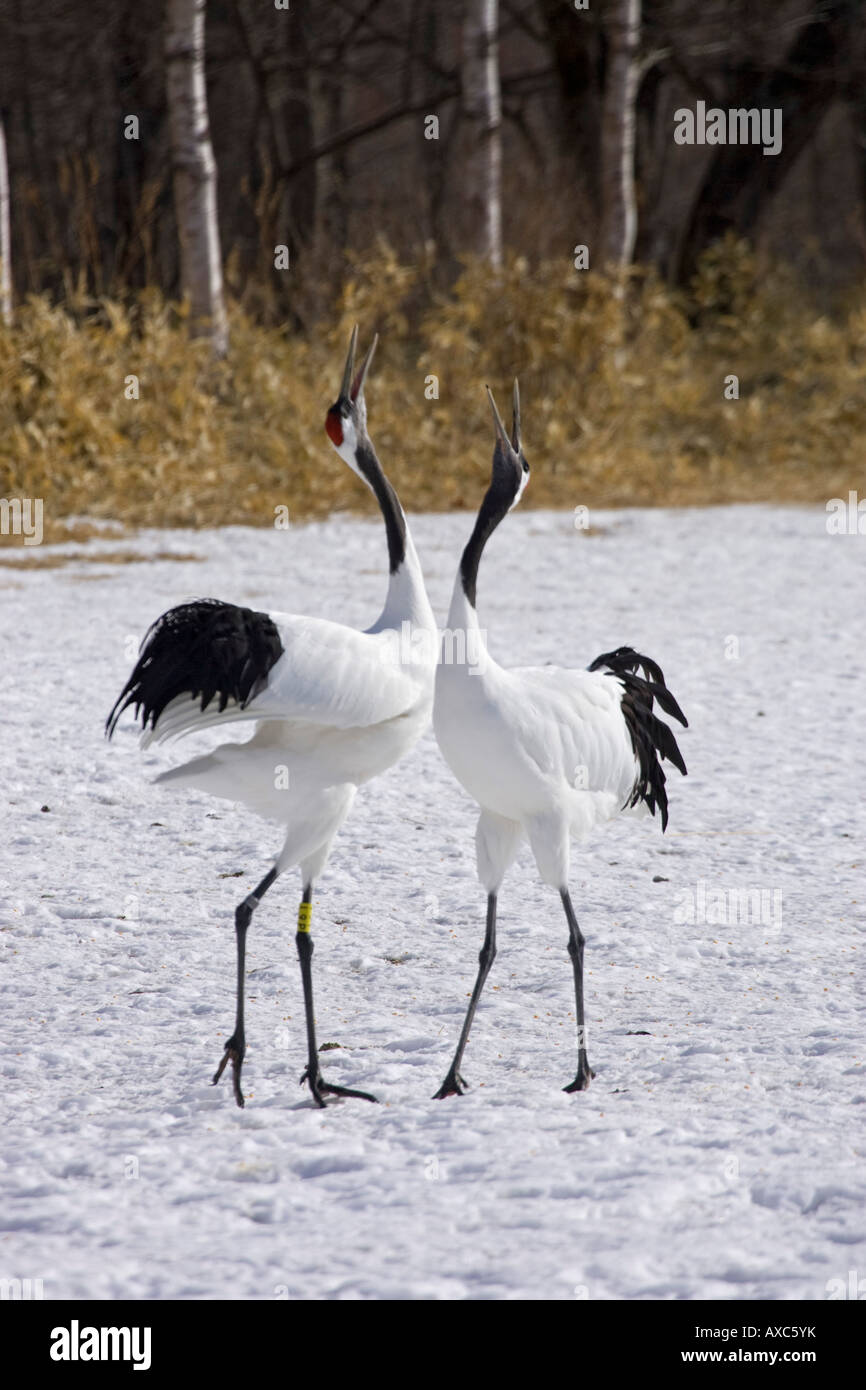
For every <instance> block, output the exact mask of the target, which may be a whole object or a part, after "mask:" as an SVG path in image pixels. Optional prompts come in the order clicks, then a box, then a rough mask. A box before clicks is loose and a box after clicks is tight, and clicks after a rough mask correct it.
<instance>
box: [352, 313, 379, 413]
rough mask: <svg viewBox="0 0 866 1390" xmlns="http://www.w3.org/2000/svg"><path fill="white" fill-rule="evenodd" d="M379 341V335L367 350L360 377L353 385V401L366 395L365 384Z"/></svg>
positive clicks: (359, 369)
mask: <svg viewBox="0 0 866 1390" xmlns="http://www.w3.org/2000/svg"><path fill="white" fill-rule="evenodd" d="M357 332H358V330H357V328H356V329H355V333H356V334H357ZM378 341H379V334H378V333H377V334H376V336H375V337H374V339H373V341H372V343H371V344H370V346H369V348H368V350H367V356H366V357H365V358H364V360H363V362H362V363H361V365H360V367H359V368H358V375H357V376H356V377H355V380H354V381H353V383H352V400H353V401H356V400H357V399H358V397H359V396H363V394H364V382H365V380H366V378H367V373H368V371H369V370H370V363H371V362H372V361H373V353H374V352H375V351H376V344H377V343H378Z"/></svg>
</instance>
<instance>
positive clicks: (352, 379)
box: [340, 324, 379, 401]
mask: <svg viewBox="0 0 866 1390" xmlns="http://www.w3.org/2000/svg"><path fill="white" fill-rule="evenodd" d="M378 341H379V335H378V333H377V334H376V336H375V338H374V339H373V341H372V343H371V344H370V347H369V349H368V351H367V356H366V357H365V358H364V360H363V362H362V363H361V365H360V367H359V368H358V371H357V373H356V374H355V349H356V348H357V346H358V325H357V324H355V327H354V328H353V329H352V336H351V338H350V340H349V355H348V356H347V358H346V365H345V367H344V368H343V380H342V382H341V383H340V400H347V401H356V400H357V399H358V397H359V396H363V394H364V382H365V380H366V378H367V373H368V371H369V370H370V363H371V362H372V361H373V353H374V352H375V351H376V344H377V343H378Z"/></svg>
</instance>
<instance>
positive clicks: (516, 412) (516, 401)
mask: <svg viewBox="0 0 866 1390" xmlns="http://www.w3.org/2000/svg"><path fill="white" fill-rule="evenodd" d="M484 389H485V391H486V392H487V396H488V399H489V401H490V409H491V410H492V411H493V423H494V425H495V426H496V434H497V437H498V438H499V441H500V443H502V444H506V445H509V446H510V447H511V448H512V449H513V450H514V452H515V454H519V453H520V388H519V387H518V385H517V377H515V378H514V395H513V396H512V406H511V409H512V414H511V438H510V439H509V438H508V431H507V430H506V428H505V426H504V425H503V423H502V416H501V415H500V414H499V411H498V410H497V409H496V402H495V400H494V399H493V392H492V391H491V389H490V387H489V386H486V387H485V388H484Z"/></svg>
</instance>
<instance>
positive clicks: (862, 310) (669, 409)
mask: <svg viewBox="0 0 866 1390" xmlns="http://www.w3.org/2000/svg"><path fill="white" fill-rule="evenodd" d="M386 306H387V307H386ZM355 320H357V321H358V322H359V323H360V325H361V341H362V346H364V345H365V344H366V342H367V341H368V340H369V337H370V336H371V334H372V332H373V331H374V330H378V331H379V332H380V334H381V344H380V348H379V353H378V355H377V360H376V365H375V369H374V372H373V375H372V377H371V381H370V385H369V389H368V405H369V414H370V429H371V434H372V436H373V438H374V440H375V443H376V446H377V448H378V451H379V453H380V456H381V458H382V461H383V463H384V465H385V467H386V469H387V470H388V472H389V474H390V476H391V477H392V478H393V480H394V482H395V485H396V486H397V489H398V491H399V493H400V496H401V498H402V500H403V502H404V504H405V506H406V507H407V509H409V510H412V511H418V510H440V509H448V508H453V507H466V508H474V507H475V506H476V505H477V503H478V501H479V497H480V494H481V492H482V490H483V487H484V484H485V479H486V478H487V476H488V471H489V462H490V455H491V449H492V433H491V428H490V421H489V414H488V410H487V405H486V400H485V397H484V393H483V389H482V387H483V384H484V383H485V382H490V384H491V385H492V386H493V387H494V389H495V390H496V393H497V396H498V398H499V400H500V402H501V404H502V405H503V407H504V406H505V405H506V404H507V401H508V396H509V388H510V381H511V377H512V376H513V375H514V373H515V372H517V373H518V374H519V376H520V381H521V390H522V396H523V402H524V435H525V445H526V452H527V455H528V456H529V459H530V462H531V463H532V466H533V482H532V487H531V488H530V490H529V493H528V494H527V498H526V502H527V503H528V504H529V505H535V506H553V507H566V508H572V507H574V506H576V505H579V504H582V505H585V506H589V507H598V506H619V505H664V504H667V505H695V504H702V503H713V502H729V501H758V500H772V501H796V502H815V501H824V500H825V499H826V498H828V497H831V496H844V495H846V494H847V491H848V489H849V488H857V487H858V486H859V487H860V488H861V490H863V487H864V477H863V474H864V469H863V432H864V426H866V304H864V300H863V299H862V298H861V299H860V300H858V302H857V303H855V304H851V305H850V306H849V307H848V309H847V311H846V312H845V313H843V314H840V315H839V316H838V317H837V318H834V319H830V318H828V317H825V316H821V315H819V314H818V313H817V312H816V311H814V310H811V309H810V307H809V304H808V301H807V298H806V297H805V295H804V291H803V289H802V287H801V286H798V285H797V284H796V283H794V282H793V281H792V280H791V278H790V276H789V274H788V272H786V271H785V270H784V269H775V270H760V269H759V267H758V265H757V263H756V261H755V259H754V257H753V256H752V255H751V253H750V252H749V251H748V250H747V248H745V247H744V246H742V245H738V244H735V243H727V244H726V245H724V246H723V247H721V248H719V249H717V250H716V251H715V252H714V253H713V254H712V255H711V256H710V257H708V258H707V260H706V261H705V262H704V265H703V268H702V271H701V274H700V276H699V279H698V281H697V282H696V285H695V290H694V296H693V297H692V298H691V299H690V301H689V303H688V304H686V303H685V302H684V301H682V300H681V299H679V298H678V297H676V296H675V295H673V294H672V293H670V292H669V291H668V290H667V289H665V288H664V287H662V286H661V285H659V283H658V282H657V281H656V280H654V279H653V278H652V277H651V276H648V275H644V274H641V273H637V272H635V273H634V274H633V275H632V276H631V278H630V280H629V283H628V285H627V286H626V287H625V290H624V291H623V289H622V287H617V286H616V285H613V284H611V283H610V282H609V281H607V280H606V279H605V278H604V277H602V276H600V275H597V274H594V273H592V272H578V271H573V270H571V269H570V268H569V267H568V266H567V265H566V266H565V267H563V265H562V264H561V263H556V264H553V263H547V264H544V265H541V266H539V267H537V268H535V269H531V268H530V267H529V266H528V265H527V264H526V263H525V262H524V261H521V260H520V259H514V260H512V261H511V262H510V264H509V265H508V267H507V269H506V270H505V271H504V272H503V273H502V275H501V277H500V279H499V280H498V281H494V280H493V279H492V278H491V276H490V274H489V272H487V271H486V270H484V269H483V268H481V267H479V266H478V265H470V266H467V268H466V270H465V272H464V274H463V275H462V277H461V279H460V280H459V281H458V283H457V284H456V286H455V287H454V289H453V291H452V292H451V293H450V294H448V295H447V296H441V297H437V296H435V294H434V292H433V291H432V289H431V288H430V286H429V283H428V281H427V278H426V269H425V268H424V267H408V266H405V265H402V264H400V263H399V262H398V261H397V260H396V258H395V257H394V256H393V255H392V254H391V253H390V251H389V250H388V248H387V247H382V248H380V250H379V253H378V254H377V255H376V257H375V258H373V259H372V260H369V261H367V262H366V263H364V264H360V265H356V266H353V267H350V270H349V274H348V278H347V280H346V283H345V285H344V287H343V290H342V293H341V295H340V298H339V302H338V303H337V305H336V306H335V309H334V312H333V314H332V315H331V317H330V319H329V322H328V326H327V328H326V329H323V330H322V331H321V332H319V333H316V334H313V335H311V336H309V337H300V336H295V337H291V336H288V335H287V334H286V333H284V332H282V331H281V330H277V329H273V328H265V327H262V326H260V325H257V324H255V323H253V322H252V321H251V320H250V319H249V318H248V317H246V316H245V315H244V314H242V313H241V312H240V311H237V310H236V311H235V312H234V313H233V315H232V322H231V332H232V351H231V357H230V360H229V361H228V362H227V363H223V364H214V363H212V362H211V361H210V360H209V357H208V351H207V348H206V346H205V345H203V344H201V343H199V344H191V343H190V342H189V341H188V339H187V335H186V324H185V321H184V319H183V315H182V314H181V313H180V312H179V311H178V310H177V308H176V307H173V306H171V305H168V304H166V303H165V302H164V301H163V300H162V299H161V298H160V297H159V295H158V294H157V293H156V292H155V291H147V292H146V293H144V294H143V295H141V296H140V297H139V299H137V300H136V301H135V302H134V303H131V304H129V305H125V306H124V305H121V304H118V303H114V302H108V301H100V302H98V303H93V302H84V301H82V300H81V299H73V300H72V301H71V302H70V303H69V304H67V305H66V306H65V307H58V306H56V305H52V304H50V303H48V302H47V301H46V300H45V299H42V298H39V299H31V300H30V301H29V302H28V303H27V304H26V305H24V306H22V307H21V308H20V310H19V311H18V315H17V321H16V324H15V326H14V328H12V329H3V328H0V497H7V498H12V497H31V498H37V497H38V498H42V499H43V501H44V524H45V538H46V539H60V538H61V537H63V538H68V537H69V536H70V535H75V537H76V538H79V537H81V538H84V535H83V532H84V533H85V534H86V531H87V527H86V524H84V523H81V522H80V521H77V522H76V523H74V525H73V527H72V529H71V530H69V529H68V528H67V527H66V526H65V524H64V521H63V519H64V518H65V517H69V516H74V517H80V516H81V515H82V514H83V515H85V516H89V517H93V518H96V519H100V518H101V519H109V520H112V521H114V522H117V523H123V524H126V525H132V526H142V525H148V526H208V525H217V524H227V523H239V522H242V523H248V524H257V525H273V524H274V517H275V509H277V508H279V507H287V508H288V510H289V514H290V516H291V519H292V520H293V521H299V520H306V519H308V518H313V517H321V516H325V515H327V514H329V513H331V512H333V511H335V510H340V509H347V510H352V511H366V510H370V508H371V507H372V506H373V505H374V504H373V501H372V498H370V497H368V496H367V494H366V491H365V490H364V489H363V488H362V486H361V485H360V484H359V483H358V481H357V479H355V478H354V477H353V476H352V474H351V473H350V472H349V470H348V469H346V468H344V467H342V465H341V464H340V463H339V461H338V460H337V459H336V457H335V455H334V454H333V452H332V451H331V449H330V446H329V445H328V443H327V440H326V438H325V435H324V431H323V429H322V425H323V421H324V415H325V411H326V409H327V406H328V405H329V404H330V403H331V401H332V400H333V398H334V395H335V394H336V389H337V385H338V382H339V378H340V373H341V368H342V361H343V354H344V351H345V345H346V342H347V340H348V335H349V330H350V327H351V324H352V323H353V322H354V321H355ZM730 374H736V375H737V376H738V378H739V392H740V398H739V399H738V400H726V399H725V396H724V384H725V377H726V376H728V375H730ZM133 375H134V376H136V377H137V378H138V383H139V399H137V400H136V399H128V398H127V397H128V394H129V392H128V391H127V389H126V388H127V385H128V383H127V378H128V377H130V376H133ZM431 375H435V376H436V378H438V389H439V398H438V399H427V398H426V395H425V382H426V379H427V378H428V377H429V376H431ZM76 528H77V529H76ZM91 529H92V528H91ZM93 534H97V535H100V536H105V535H106V532H105V531H104V530H102V529H97V530H95V531H93ZM108 534H110V533H108ZM121 534H122V529H121ZM2 540H6V541H8V542H9V543H12V544H20V543H21V538H20V537H0V541H2Z"/></svg>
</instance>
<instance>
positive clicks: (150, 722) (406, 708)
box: [106, 326, 437, 1106]
mask: <svg viewBox="0 0 866 1390" xmlns="http://www.w3.org/2000/svg"><path fill="white" fill-rule="evenodd" d="M357 337H358V329H357V326H356V327H355V329H354V332H353V333H352V339H351V342H350V344H349V353H348V357H347V359H346V367H345V371H344V373H343V381H342V385H341V387H340V394H339V396H338V398H337V400H336V402H335V403H334V405H332V406H331V408H330V410H329V411H328V414H327V419H326V422H325V429H326V431H327V434H328V438H329V439H330V440H331V443H332V444H333V446H334V448H335V449H336V451H337V453H338V454H339V455H340V458H341V459H343V461H344V462H345V463H347V464H348V465H349V467H350V468H352V469H353V470H354V471H355V472H356V473H357V474H358V476H359V477H360V478H362V479H363V481H364V482H365V483H366V484H367V485H368V487H369V488H370V489H371V490H372V492H373V493H374V494H375V496H376V499H377V501H378V503H379V506H380V508H381V510H382V515H383V517H384V521H385V531H386V537H387V543H388V560H389V568H390V579H389V582H388V594H387V598H386V600H385V607H384V608H383V610H382V613H381V615H380V617H379V618H378V619H377V621H376V622H375V623H374V624H373V626H372V627H371V628H368V629H367V631H366V632H359V631H357V630H356V629H355V628H350V627H345V626H343V624H341V623H335V622H329V621H327V620H326V619H324V618H308V617H301V616H298V615H296V614H292V613H256V612H253V611H252V610H251V609H249V608H238V607H236V606H235V605H234V604H231V603H222V602H220V601H219V600H217V599H200V600H198V601H197V602H194V603H184V604H181V605H180V607H178V608H172V609H170V610H169V611H168V612H167V613H164V614H163V616H162V617H161V618H159V619H158V620H157V621H156V622H155V623H154V624H153V626H152V627H151V628H150V630H149V632H148V633H147V635H146V637H145V639H144V642H143V644H142V648H141V652H140V655H139V659H138V662H137V664H136V666H135V669H134V670H133V672H132V674H131V676H130V677H129V680H128V681H127V682H126V685H125V686H124V687H123V690H122V691H121V693H120V695H119V697H118V699H117V701H116V703H115V706H114V708H113V710H112V712H111V714H110V715H109V718H108V722H107V726H106V727H107V732H108V736H109V737H111V734H112V733H113V732H114V729H115V727H116V724H117V721H118V718H119V716H120V714H121V713H122V711H123V710H124V709H126V707H127V706H128V705H134V706H135V714H136V717H138V716H140V717H141V722H142V727H143V730H144V733H143V736H142V744H143V746H146V745H147V744H148V743H150V742H151V741H152V740H154V739H155V740H157V741H162V740H165V739H170V738H178V737H183V736H185V735H187V734H191V733H197V732H198V731H199V730H201V729H205V728H210V727H212V726H213V725H215V724H223V723H228V722H230V721H235V720H245V719H251V720H257V721H258V727H257V728H256V730H255V732H254V733H253V736H252V738H251V739H249V740H248V742H246V743H241V744H237V743H229V744H224V745H222V746H221V747H219V748H217V749H216V750H215V751H214V752H212V753H209V754H208V755H207V756H205V757H200V758H195V759H194V760H193V761H192V762H188V763H186V764H184V765H183V766H181V767H176V768H173V769H171V770H170V771H168V772H164V773H162V774H161V776H159V777H158V778H157V781H159V782H168V783H172V784H173V785H175V786H180V787H195V788H197V789H199V790H201V791H205V792H210V793H211V794H212V795H214V796H221V797H226V798H228V799H229V800H230V801H240V802H242V803H243V804H245V805H246V806H248V807H249V808H250V809H251V810H253V811H255V812H257V813H258V814H259V815H262V816H266V817H268V818H271V819H273V820H276V821H280V822H281V823H282V824H283V825H284V826H285V836H286V837H285V843H284V845H283V848H282V850H281V851H280V853H279V855H278V856H277V857H276V860H275V862H274V866H273V868H272V869H271V870H270V871H269V872H268V873H267V874H266V875H265V877H264V878H263V879H262V881H261V883H260V884H259V885H258V887H257V888H256V889H254V891H253V892H252V893H250V894H249V895H248V896H247V897H246V898H244V900H243V902H242V903H240V905H239V906H238V908H237V910H236V912H235V930H236V936H237V972H238V973H237V1016H236V1020H235V1028H234V1032H233V1033H232V1036H231V1037H230V1038H229V1040H228V1042H227V1043H226V1045H225V1052H224V1054H223V1057H222V1060H221V1061H220V1064H219V1067H218V1069H217V1072H216V1075H215V1076H214V1078H213V1080H214V1084H216V1083H217V1081H219V1079H220V1076H221V1075H222V1073H223V1069H224V1067H225V1065H226V1063H227V1062H231V1064H232V1077H233V1082H234V1094H235V1099H236V1101H237V1103H238V1105H240V1106H242V1105H243V1103H244V1097H243V1092H242V1091H241V1068H242V1066H243V1060H244V1054H245V1049H246V1042H245V1034H244V952H245V944H246V934H247V928H248V927H249V924H250V920H251V918H252V915H253V912H254V911H255V909H256V908H257V907H258V905H259V903H260V902H261V900H262V897H263V896H264V894H265V893H266V892H267V890H268V889H269V888H270V887H271V885H272V884H273V883H274V882H275V881H276V879H277V878H278V877H279V875H280V874H282V873H283V872H284V871H285V870H286V869H289V868H292V867H293V866H294V865H299V866H300V871H301V882H302V888H303V894H302V898H301V904H300V908H299V912H298V928H297V937H296V941H297V949H298V956H299V959H300V966H301V978H302V981H303V990H304V1009H305V1014H306V1031H307V1066H306V1069H305V1071H304V1073H303V1075H302V1076H301V1084H302V1085H303V1083H304V1082H305V1081H306V1082H307V1083H308V1084H309V1087H310V1090H311V1092H312V1094H313V1097H314V1099H315V1101H316V1103H317V1104H318V1105H321V1106H324V1105H325V1104H326V1102H325V1099H324V1097H325V1096H326V1095H336V1096H357V1097H360V1098H361V1099H363V1100H375V1099H376V1097H375V1096H371V1095H369V1094H368V1093H367V1092H366V1091H355V1090H349V1089H348V1088H346V1087H344V1086H336V1085H334V1084H333V1083H331V1082H327V1081H325V1080H324V1079H323V1078H322V1075H321V1072H320V1069H319V1060H318V1051H317V1047H316V1031H315V1020H314V1011H313V986H312V972H311V958H312V954H313V941H312V937H311V935H310V919H311V915H312V892H313V884H314V882H315V881H316V879H317V878H318V877H319V875H320V874H321V872H322V869H323V868H324V866H325V862H326V860H327V858H328V854H329V852H330V849H331V844H332V841H333V839H334V836H335V835H336V833H337V831H338V829H339V828H340V826H341V825H342V823H343V821H344V820H345V819H346V816H347V815H348V813H349V808H350V807H351V805H352V801H353V799H354V796H355V792H356V790H357V788H358V786H359V785H360V784H361V783H362V782H367V781H369V779H370V778H371V777H375V776H376V775H377V774H378V773H380V772H383V771H384V770H385V769H386V768H388V767H390V766H391V765H392V764H393V763H395V762H397V760H398V759H399V758H401V757H402V756H403V754H404V753H406V752H407V751H408V749H410V748H411V747H412V745H413V744H414V743H415V742H416V740H417V739H418V738H419V737H420V735H421V734H422V733H423V732H424V730H425V729H426V727H427V725H428V723H429V720H430V714H431V709H432V703H433V681H434V674H435V667H436V657H437V643H436V625H435V621H434V617H433V612H432V610H431V608H430V604H429V602H428V599H427V593H426V590H425V588H424V579H423V576H422V574H421V566H420V564H419V562H418V556H417V554H416V552H415V547H414V545H413V543H412V538H411V536H410V534H409V529H408V527H407V525H406V519H405V517H404V515H403V511H402V508H401V506H400V503H399V501H398V498H397V494H396V493H395V491H394V489H393V487H392V486H391V484H390V483H389V481H388V479H387V478H386V477H385V474H384V472H383V470H382V465H381V464H380V462H379V460H378V458H377V457H376V453H375V450H374V448H373V445H372V443H371V441H370V437H369V435H368V433H367V410H366V405H365V401H364V382H365V378H366V376H367V372H368V371H369V368H370V363H371V361H372V358H373V352H374V350H375V347H376V342H377V339H376V338H374V340H373V343H372V345H371V347H370V350H369V352H368V353H367V355H366V357H365V358H364V361H363V362H362V364H361V366H360V368H359V369H358V371H357V373H356V374H355V368H354V361H355V348H356V344H357ZM278 769H279V775H276V774H277V770H278ZM286 770H287V774H288V775H287V776H286Z"/></svg>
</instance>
